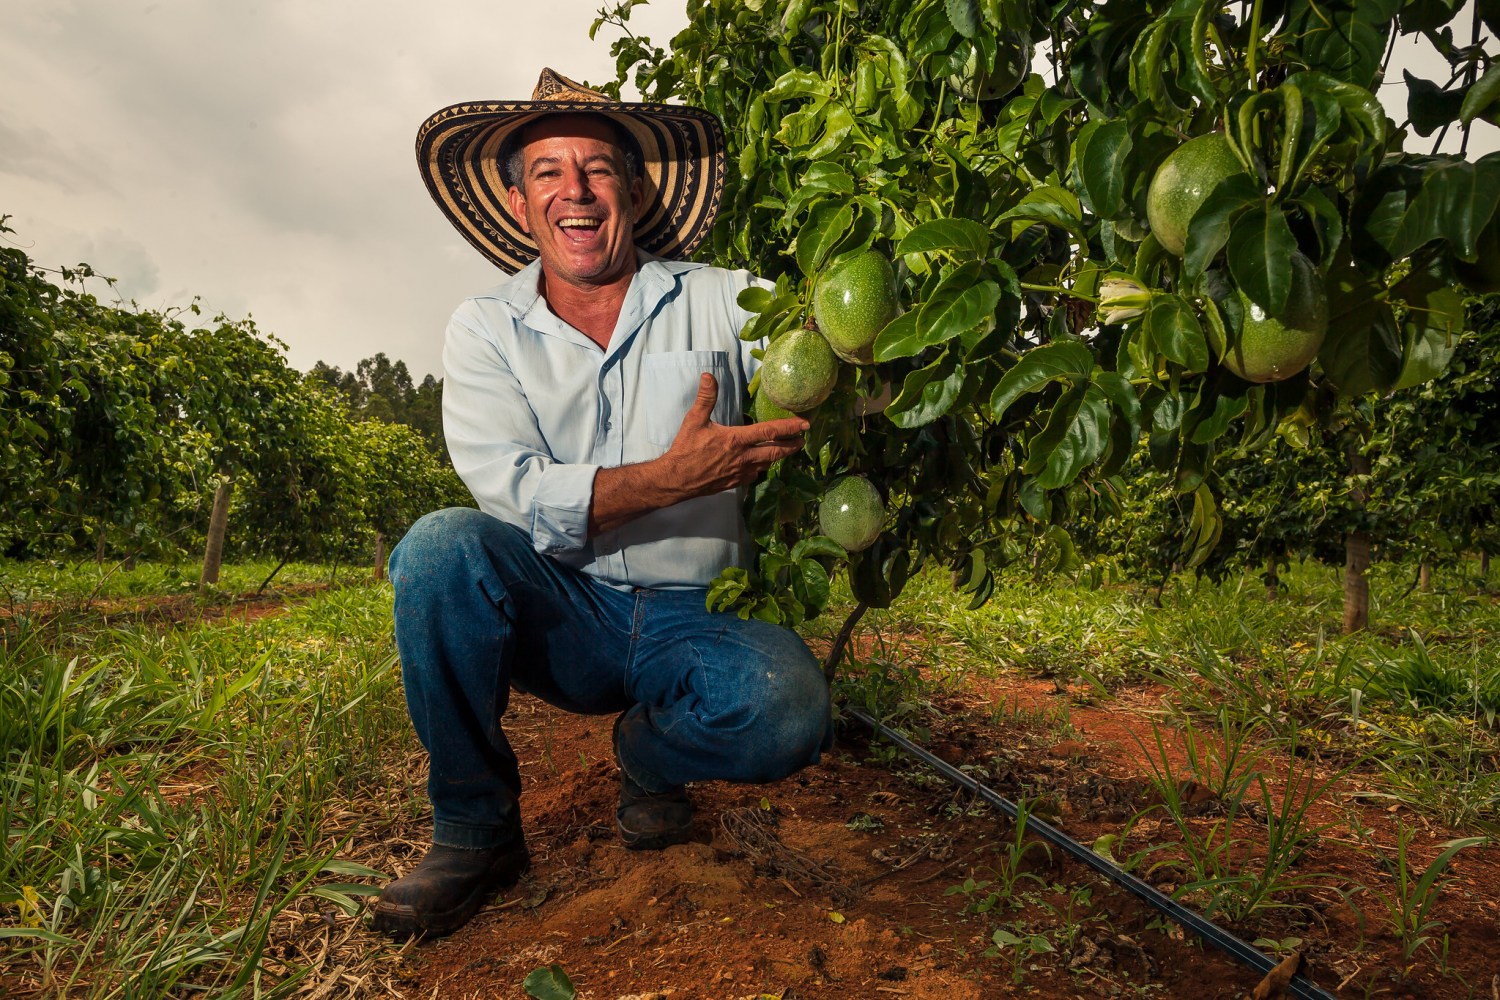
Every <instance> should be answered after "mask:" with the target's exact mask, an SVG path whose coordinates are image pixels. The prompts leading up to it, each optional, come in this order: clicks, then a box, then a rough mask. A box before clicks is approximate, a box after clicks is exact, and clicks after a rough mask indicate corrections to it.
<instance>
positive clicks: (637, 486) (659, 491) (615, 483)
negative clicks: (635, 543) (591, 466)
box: [589, 456, 689, 537]
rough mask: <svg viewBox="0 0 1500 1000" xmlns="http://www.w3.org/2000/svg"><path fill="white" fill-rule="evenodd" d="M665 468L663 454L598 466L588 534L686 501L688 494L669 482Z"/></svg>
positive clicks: (618, 525)
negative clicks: (629, 463) (627, 462)
mask: <svg viewBox="0 0 1500 1000" xmlns="http://www.w3.org/2000/svg"><path fill="white" fill-rule="evenodd" d="M669 469H670V466H669V465H668V460H667V458H666V457H665V456H663V457H662V458H657V459H653V460H651V461H649V462H639V463H637V464H635V465H619V466H615V467H614V468H607V469H600V470H599V471H598V473H597V474H595V476H594V498H593V502H592V503H591V504H590V505H589V536H590V537H593V536H594V535H598V534H601V533H602V532H606V531H613V530H614V529H616V528H618V527H620V526H621V525H623V524H626V523H628V522H630V521H633V520H635V519H636V518H638V517H640V516H641V515H642V514H648V513H650V512H651V511H653V510H661V509H662V508H664V507H670V506H672V505H673V504H676V503H681V502H682V501H683V500H686V499H687V498H688V496H689V494H688V493H686V492H684V491H683V490H682V489H681V488H680V487H678V486H677V485H675V484H673V483H671V482H670V478H671V477H670V475H669Z"/></svg>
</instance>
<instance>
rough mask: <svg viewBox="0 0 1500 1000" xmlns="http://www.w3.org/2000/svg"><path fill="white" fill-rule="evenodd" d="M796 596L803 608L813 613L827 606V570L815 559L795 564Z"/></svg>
mask: <svg viewBox="0 0 1500 1000" xmlns="http://www.w3.org/2000/svg"><path fill="white" fill-rule="evenodd" d="M797 580H798V588H797V589H798V594H797V596H798V597H799V598H800V599H801V603H802V605H803V606H804V607H805V608H808V609H809V610H811V611H813V612H814V613H818V612H821V611H822V610H823V609H824V608H826V607H827V606H828V594H829V585H828V570H827V569H826V568H824V566H823V564H822V563H820V562H818V561H817V560H816V559H804V560H802V561H801V562H799V563H798V564H797Z"/></svg>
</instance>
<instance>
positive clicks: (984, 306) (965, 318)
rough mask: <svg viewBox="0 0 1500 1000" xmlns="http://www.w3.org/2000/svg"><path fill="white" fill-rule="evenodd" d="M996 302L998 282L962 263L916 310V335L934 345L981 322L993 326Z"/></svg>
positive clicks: (976, 266) (977, 267)
mask: <svg viewBox="0 0 1500 1000" xmlns="http://www.w3.org/2000/svg"><path fill="white" fill-rule="evenodd" d="M999 304H1000V285H999V284H998V283H996V282H995V281H993V280H992V279H990V278H987V277H985V270H984V268H983V266H982V265H980V264H979V263H977V262H974V261H971V262H969V263H967V264H963V265H961V266H959V267H957V268H955V269H953V270H952V271H951V272H949V273H948V275H947V276H946V277H944V278H943V280H942V282H941V283H940V284H939V285H938V286H937V288H935V289H934V290H933V292H932V295H931V296H930V297H929V298H928V299H927V301H926V302H923V303H922V305H921V308H920V309H918V310H916V312H917V337H918V339H919V340H920V342H921V343H922V345H923V346H933V345H936V344H942V343H946V342H947V341H949V340H952V339H953V338H954V337H958V336H960V335H962V334H964V333H967V332H969V331H970V330H973V329H974V328H975V327H978V326H980V325H981V324H984V323H989V324H990V325H991V326H993V325H994V322H995V308H996V307H997V306H998V305H999ZM878 339H879V338H878V337H877V340H878ZM876 357H877V360H884V359H881V358H880V357H879V355H877V356H876Z"/></svg>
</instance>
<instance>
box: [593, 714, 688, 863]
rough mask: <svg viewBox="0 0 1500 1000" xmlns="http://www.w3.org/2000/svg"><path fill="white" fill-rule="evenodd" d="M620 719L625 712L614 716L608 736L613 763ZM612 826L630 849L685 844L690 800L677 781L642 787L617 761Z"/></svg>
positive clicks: (618, 737)
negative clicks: (668, 786)
mask: <svg viewBox="0 0 1500 1000" xmlns="http://www.w3.org/2000/svg"><path fill="white" fill-rule="evenodd" d="M624 719H625V713H621V714H620V715H618V716H616V718H615V725H614V733H613V736H612V738H611V742H613V743H614V746H615V763H616V764H619V762H620V723H621V722H623V721H624ZM615 829H616V830H618V831H619V833H620V840H621V841H623V842H624V844H625V846H626V847H628V848H630V849H631V850H632V851H659V850H661V849H662V848H664V847H671V846H672V845H673V844H685V843H687V842H688V840H689V838H690V837H691V836H692V833H693V803H692V801H691V800H690V799H689V798H688V796H687V790H686V789H684V788H683V787H682V786H681V785H678V786H677V787H676V788H672V789H668V790H667V791H665V792H648V791H646V790H645V789H644V788H642V787H641V786H640V785H638V784H636V783H635V780H634V779H632V778H631V777H630V775H628V774H626V773H625V767H624V765H620V805H619V807H618V808H617V809H615Z"/></svg>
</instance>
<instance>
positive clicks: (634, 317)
mask: <svg viewBox="0 0 1500 1000" xmlns="http://www.w3.org/2000/svg"><path fill="white" fill-rule="evenodd" d="M636 255H637V257H636V259H637V261H638V266H637V267H636V272H635V277H634V279H633V280H632V281H631V282H630V288H629V290H628V291H626V293H625V301H624V303H622V304H621V306H620V318H619V319H618V320H617V321H616V323H615V331H614V334H613V335H612V336H611V337H610V346H609V351H608V352H607V353H610V354H613V353H615V352H616V351H617V350H618V349H620V348H622V347H623V346H624V344H625V342H626V341H628V340H629V339H630V336H631V334H633V333H634V332H635V331H636V329H638V328H639V327H640V325H641V324H642V323H644V322H645V321H646V319H647V318H648V317H649V316H651V314H652V313H654V312H655V311H656V308H657V307H658V306H659V305H661V302H662V300H663V299H665V298H666V297H667V296H668V295H670V294H671V293H672V292H673V291H674V290H675V289H676V288H677V276H678V275H680V274H684V273H686V272H688V271H693V270H697V269H698V268H700V267H707V266H708V265H707V264H704V263H701V262H699V261H691V260H667V259H666V258H664V257H658V256H656V255H655V254H652V253H648V252H646V251H645V250H642V249H641V248H640V247H637V248H636ZM541 276H542V262H541V260H540V259H538V260H534V261H532V262H531V263H530V264H527V265H526V266H525V267H523V268H521V270H519V271H517V272H516V273H515V274H513V275H511V276H510V277H509V278H507V279H506V280H505V281H502V282H501V283H500V284H498V285H496V286H495V287H494V288H491V289H489V290H488V291H486V292H484V293H483V294H482V295H481V296H480V297H481V298H488V299H495V300H496V301H499V302H502V303H504V304H505V305H506V306H508V307H510V309H511V310H512V311H513V312H514V313H515V315H516V316H517V318H520V319H524V320H526V322H527V325H528V326H531V327H532V328H533V329H536V330H539V331H541V332H544V333H553V332H558V333H562V332H563V331H566V332H568V333H573V332H574V331H573V329H572V327H568V326H567V325H566V324H564V323H563V322H562V321H561V320H559V319H557V318H556V316H555V315H554V314H553V313H552V312H551V310H548V309H546V308H545V306H544V305H543V304H542V303H541V301H540V300H541V292H540V291H539V285H540V282H541ZM534 311H535V312H534ZM554 327H555V328H557V329H555V330H554V329H553V328H554ZM578 336H580V337H582V334H579V335H578ZM583 339H584V340H587V338H583ZM589 343H592V341H590V342H589Z"/></svg>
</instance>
